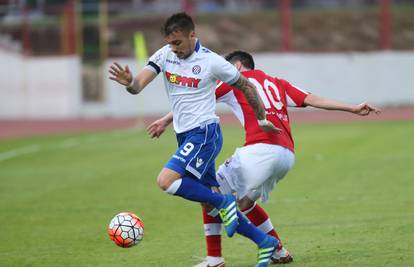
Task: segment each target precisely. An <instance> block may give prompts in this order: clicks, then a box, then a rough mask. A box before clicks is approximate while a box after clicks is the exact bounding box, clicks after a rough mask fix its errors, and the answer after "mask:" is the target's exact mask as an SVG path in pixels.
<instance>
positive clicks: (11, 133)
mask: <svg viewBox="0 0 414 267" xmlns="http://www.w3.org/2000/svg"><path fill="white" fill-rule="evenodd" d="M156 118H158V117H146V118H141V119H138V118H126V119H76V120H0V139H12V138H19V137H28V136H40V135H56V134H63V133H80V132H94V131H106V130H114V129H122V128H130V127H135V126H140V125H148V124H149V123H151V122H152V121H153V120H155V119H156ZM220 119H221V122H222V123H223V124H238V121H237V120H236V119H235V117H234V116H233V115H232V114H226V115H221V116H220ZM397 120H404V121H414V107H402V108H388V109H383V110H382V113H381V114H380V115H375V114H373V115H369V116H367V117H360V116H355V115H353V114H350V113H344V112H337V111H331V112H329V111H292V112H290V121H291V122H292V123H332V122H351V121H352V122H354V121H397Z"/></svg>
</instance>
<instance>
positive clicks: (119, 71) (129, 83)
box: [109, 62, 157, 95]
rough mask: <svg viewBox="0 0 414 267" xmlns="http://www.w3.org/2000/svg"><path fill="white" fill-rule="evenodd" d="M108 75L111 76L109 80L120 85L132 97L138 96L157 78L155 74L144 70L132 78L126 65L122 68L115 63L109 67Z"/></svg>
mask: <svg viewBox="0 0 414 267" xmlns="http://www.w3.org/2000/svg"><path fill="white" fill-rule="evenodd" d="M109 73H110V74H111V76H110V77H109V79H111V80H114V81H116V82H118V83H119V84H122V85H123V86H125V87H126V89H127V91H128V92H129V93H130V94H133V95H136V94H139V93H140V92H141V91H142V89H144V88H145V86H147V85H148V84H149V83H150V82H151V81H152V80H154V78H155V77H156V76H157V73H155V72H153V71H151V70H149V69H146V68H144V69H143V70H141V71H140V72H139V73H138V75H137V76H135V78H133V76H132V73H131V71H130V70H129V67H128V65H126V66H125V68H123V67H122V66H121V65H119V64H118V63H117V62H114V63H113V64H112V65H111V66H110V69H109Z"/></svg>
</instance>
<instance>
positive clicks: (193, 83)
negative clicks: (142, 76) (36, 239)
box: [165, 71, 201, 88]
mask: <svg viewBox="0 0 414 267" xmlns="http://www.w3.org/2000/svg"><path fill="white" fill-rule="evenodd" d="M165 77H166V78H167V80H168V81H169V82H170V83H174V84H177V85H182V86H187V87H193V88H198V84H199V83H200V81H201V79H196V78H192V77H185V76H180V75H177V74H175V73H171V72H168V71H166V72H165Z"/></svg>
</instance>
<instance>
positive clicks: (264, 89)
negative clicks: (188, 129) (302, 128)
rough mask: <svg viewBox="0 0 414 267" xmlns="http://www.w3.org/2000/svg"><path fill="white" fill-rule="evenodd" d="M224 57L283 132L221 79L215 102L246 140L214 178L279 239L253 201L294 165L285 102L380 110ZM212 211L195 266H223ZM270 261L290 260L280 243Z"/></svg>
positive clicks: (156, 130)
mask: <svg viewBox="0 0 414 267" xmlns="http://www.w3.org/2000/svg"><path fill="white" fill-rule="evenodd" d="M226 59H227V60H228V61H229V62H231V63H232V64H233V65H234V66H235V67H236V68H237V69H238V70H239V71H240V72H241V73H242V74H243V75H244V76H245V77H247V78H248V79H249V81H250V82H252V83H253V84H254V85H255V87H256V88H257V90H258V93H259V95H260V97H261V100H262V102H263V104H264V107H265V111H266V117H267V120H269V121H271V122H272V123H273V124H274V125H275V126H276V127H278V128H280V129H282V131H281V132H279V133H269V132H264V131H263V130H261V129H260V127H259V124H258V123H257V120H256V119H255V116H254V112H253V110H252V109H251V107H249V105H248V102H247V101H246V99H245V97H244V96H243V95H242V94H240V92H239V91H237V90H234V88H233V87H232V86H231V85H228V84H226V83H223V82H220V83H219V84H218V86H217V89H216V98H217V101H218V102H223V103H226V104H228V105H229V106H230V107H231V108H232V111H233V113H234V114H235V115H236V117H237V118H238V119H239V121H240V122H241V124H242V125H243V126H244V129H245V134H246V142H245V144H244V146H243V147H241V148H238V149H236V151H235V153H234V154H233V156H232V157H231V158H230V159H228V160H227V161H226V162H225V163H224V164H222V165H221V166H220V167H219V169H218V171H217V181H218V182H219V185H220V191H221V192H222V193H225V194H229V193H236V195H237V198H238V204H239V207H240V210H241V211H242V212H243V213H244V214H245V215H246V217H247V218H248V219H249V220H250V221H251V222H252V223H253V224H255V225H256V226H258V227H259V228H260V229H262V230H263V231H264V232H266V233H268V234H269V235H272V236H274V237H275V238H277V239H278V240H279V241H280V238H279V236H278V234H277V232H276V231H275V230H274V228H273V225H272V222H271V220H270V218H269V216H268V215H267V214H266V212H265V211H264V210H263V209H262V208H261V207H260V206H259V205H258V204H257V203H256V200H258V199H259V198H261V199H262V201H264V202H265V201H266V200H267V199H268V198H269V193H270V191H271V190H272V189H273V188H274V186H275V185H276V183H277V182H278V181H280V180H281V179H282V178H283V177H284V176H285V175H286V174H287V172H288V171H289V170H290V169H291V168H292V166H293V164H294V159H295V156H294V143H293V138H292V135H291V130H290V125H289V116H288V111H287V106H294V107H306V106H312V107H316V108H322V109H327V110H341V111H347V112H352V113H355V114H358V115H361V116H365V115H368V114H369V113H371V112H375V113H379V109H377V108H375V107H373V106H371V105H369V104H367V103H362V104H359V105H352V104H347V103H342V102H339V101H336V100H332V99H327V98H322V97H319V96H316V95H313V94H310V93H309V92H306V91H304V90H301V89H300V88H298V87H296V86H294V85H292V84H290V83H289V82H288V81H286V80H283V79H280V78H277V77H273V76H270V75H268V74H266V73H264V72H263V71H261V70H257V69H255V66H254V60H253V57H252V56H251V55H250V54H248V53H246V52H243V51H235V52H233V53H230V54H229V55H228V56H226ZM171 120H172V115H171V114H168V115H166V116H165V117H163V118H161V119H160V120H158V121H155V122H154V123H152V124H151V125H150V126H149V127H148V132H149V134H150V135H151V136H152V137H159V136H160V134H162V132H163V131H164V130H165V128H166V127H167V125H168V124H169V123H171ZM216 213H217V212H215V209H213V210H212V208H211V207H208V206H207V205H205V206H204V209H203V220H204V229H205V236H206V241H207V258H206V260H205V261H203V262H202V263H200V264H199V265H197V267H223V266H224V259H223V257H222V255H221V235H220V232H221V224H220V219H219V218H218V217H217V216H216ZM271 259H272V262H273V263H275V264H277V263H288V262H290V261H292V260H293V258H292V257H291V255H289V252H288V251H287V250H286V249H284V248H283V246H282V243H281V241H280V242H279V246H278V248H277V249H276V250H275V252H274V253H273V255H272V258H271Z"/></svg>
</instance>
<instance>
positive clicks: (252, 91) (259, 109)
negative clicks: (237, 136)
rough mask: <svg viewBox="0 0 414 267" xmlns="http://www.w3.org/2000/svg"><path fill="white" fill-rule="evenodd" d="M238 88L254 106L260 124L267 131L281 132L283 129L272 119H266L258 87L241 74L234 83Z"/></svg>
mask: <svg viewBox="0 0 414 267" xmlns="http://www.w3.org/2000/svg"><path fill="white" fill-rule="evenodd" d="M232 86H233V87H234V88H236V89H239V90H241V91H242V92H243V94H244V96H245V97H246V99H247V101H248V102H249V104H250V106H251V107H252V108H253V111H254V113H255V114H256V118H257V120H258V122H259V126H260V127H261V128H262V129H263V130H264V131H266V132H281V129H279V128H277V127H275V126H274V125H273V124H272V123H271V122H270V121H268V120H267V119H266V113H265V110H264V107H263V103H262V101H261V100H260V98H259V94H258V93H257V90H256V87H255V86H254V84H252V83H251V82H250V81H249V80H248V79H247V78H246V77H244V76H243V75H241V74H240V77H239V79H238V80H237V81H236V82H235V83H234V84H232Z"/></svg>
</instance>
